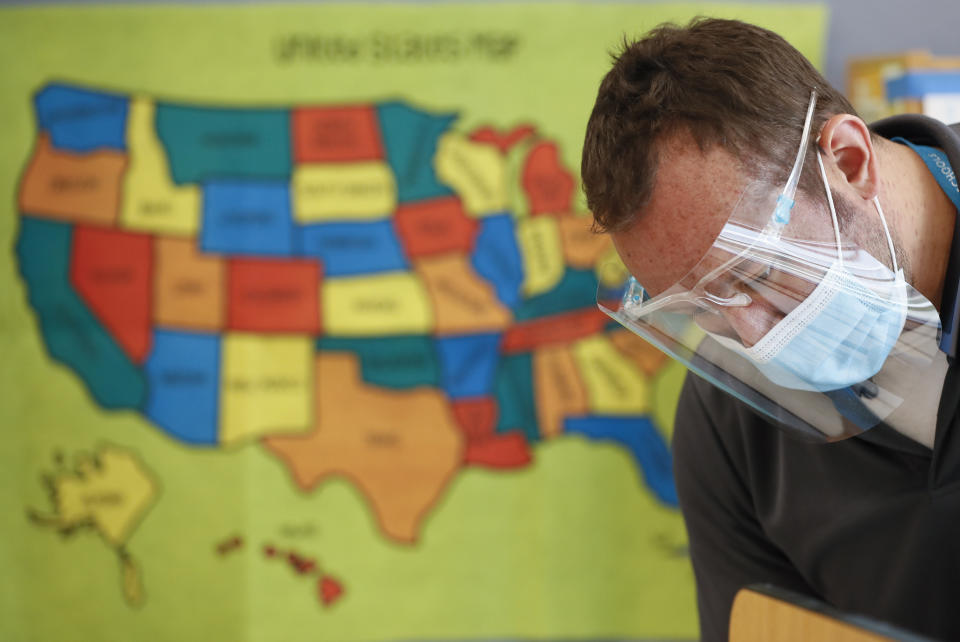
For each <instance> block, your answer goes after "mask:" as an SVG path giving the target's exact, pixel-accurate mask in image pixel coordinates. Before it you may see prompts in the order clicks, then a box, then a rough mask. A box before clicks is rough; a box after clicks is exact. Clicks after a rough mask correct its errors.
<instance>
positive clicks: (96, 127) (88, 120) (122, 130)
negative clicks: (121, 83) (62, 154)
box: [33, 85, 130, 153]
mask: <svg viewBox="0 0 960 642" xmlns="http://www.w3.org/2000/svg"><path fill="white" fill-rule="evenodd" d="M33 104H34V108H35V109H36V113H37V123H38V125H39V128H40V129H41V130H43V131H46V132H49V134H50V140H51V142H52V144H53V146H54V147H56V148H58V149H65V150H69V151H72V152H78V153H86V152H90V151H92V150H95V149H100V148H104V147H105V148H108V149H118V150H121V151H124V150H126V149H127V142H126V131H127V112H128V110H129V104H130V101H129V99H128V98H127V97H126V96H121V95H118V94H110V93H107V92H101V91H92V90H89V89H80V88H78V87H70V86H69V85H47V86H46V87H44V88H43V89H41V90H40V91H39V92H37V93H36V95H35V96H34V98H33Z"/></svg>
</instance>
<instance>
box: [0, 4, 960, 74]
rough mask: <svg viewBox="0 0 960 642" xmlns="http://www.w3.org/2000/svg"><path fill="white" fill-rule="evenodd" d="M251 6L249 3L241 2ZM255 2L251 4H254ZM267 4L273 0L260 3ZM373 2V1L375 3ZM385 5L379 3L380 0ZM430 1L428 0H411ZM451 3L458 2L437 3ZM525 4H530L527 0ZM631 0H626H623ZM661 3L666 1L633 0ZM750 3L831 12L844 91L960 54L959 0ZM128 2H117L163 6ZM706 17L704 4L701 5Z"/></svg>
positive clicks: (831, 56)
mask: <svg viewBox="0 0 960 642" xmlns="http://www.w3.org/2000/svg"><path fill="white" fill-rule="evenodd" d="M239 1H241V2H247V3H249V2H251V0H239ZM254 1H255V0H254ZM262 1H263V2H264V3H265V4H266V3H268V2H270V1H271V0H262ZM281 1H282V0H281ZM374 1H377V0H374ZM380 1H383V0H380ZM410 1H412V2H414V3H416V2H429V1H430V0H410ZM440 1H444V2H455V1H456V0H440ZM528 1H529V0H528ZM627 1H629V0H627ZM634 1H635V2H638V3H643V2H645V1H646V2H664V1H665V0H634ZM730 1H731V2H747V3H750V4H825V5H827V6H828V7H829V9H830V28H829V33H828V37H827V51H826V68H825V69H824V71H825V74H826V76H827V80H829V81H830V83H831V84H833V85H834V86H836V87H837V88H838V89H841V90H843V89H844V88H845V87H846V61H847V60H848V59H849V58H851V57H853V56H864V55H871V54H881V53H894V52H898V51H904V50H907V49H928V50H930V51H932V52H933V53H934V54H937V55H941V56H960V0H823V1H822V2H811V1H810V0H730ZM161 2H162V0H129V2H127V3H121V2H117V1H116V0H114V3H115V4H137V3H161ZM212 2H216V3H217V4H229V2H227V1H224V0H178V2H177V4H208V3H212ZM103 3H104V0H99V1H97V0H58V1H51V0H0V6H3V5H37V4H103ZM702 4H703V6H704V10H703V13H705V14H708V13H709V5H710V4H711V2H710V1H709V0H708V1H706V2H703V3H702Z"/></svg>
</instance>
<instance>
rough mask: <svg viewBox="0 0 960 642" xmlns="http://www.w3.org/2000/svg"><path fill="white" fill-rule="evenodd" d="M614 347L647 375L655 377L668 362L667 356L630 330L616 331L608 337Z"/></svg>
mask: <svg viewBox="0 0 960 642" xmlns="http://www.w3.org/2000/svg"><path fill="white" fill-rule="evenodd" d="M607 336H608V337H609V339H610V342H611V343H613V345H614V347H616V349H617V350H619V351H620V353H621V354H623V355H624V356H625V357H627V358H628V359H630V360H631V361H633V362H634V363H635V364H637V366H638V367H639V368H640V369H641V370H643V372H644V374H646V375H653V374H654V373H656V372H657V371H658V370H659V369H660V368H662V367H663V364H664V363H665V362H666V360H667V355H665V354H664V353H663V352H660V351H659V350H657V349H656V348H654V347H653V345H652V344H651V343H650V342H648V341H644V340H643V339H641V338H640V337H638V336H637V335H635V334H634V333H632V332H630V331H629V330H616V331H614V332H611V333H610V334H609V335H607Z"/></svg>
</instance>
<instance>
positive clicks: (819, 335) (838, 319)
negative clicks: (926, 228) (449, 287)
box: [598, 92, 940, 441]
mask: <svg viewBox="0 0 960 642" xmlns="http://www.w3.org/2000/svg"><path fill="white" fill-rule="evenodd" d="M815 106H816V92H813V93H812V94H811V98H810V103H809V106H808V108H807V112H806V118H805V121H804V125H803V131H802V135H801V141H800V149H799V150H798V152H797V156H796V160H795V162H794V165H793V168H792V171H791V172H790V174H789V177H788V179H787V183H786V185H784V186H783V188H782V189H779V190H777V189H775V188H771V186H769V185H767V184H762V183H756V184H752V185H748V186H747V187H746V188H745V189H744V191H743V193H742V194H741V196H740V200H739V202H738V203H737V204H736V206H735V207H734V209H733V211H732V213H731V215H730V217H729V219H728V220H727V222H726V224H725V225H724V226H723V228H722V230H721V232H720V234H719V236H718V237H717V238H716V239H715V240H714V243H713V246H712V247H711V248H710V250H709V251H708V252H707V254H706V255H705V256H704V257H702V258H701V260H700V261H699V263H698V264H697V265H696V266H695V267H694V268H693V269H692V270H691V271H690V272H689V273H688V274H687V275H686V276H684V277H683V278H682V279H681V280H680V281H679V282H678V283H676V284H675V285H674V286H671V287H670V288H668V289H667V290H666V291H664V292H661V293H659V294H657V295H656V296H653V297H650V296H649V295H648V293H647V292H646V291H645V290H644V289H643V287H642V286H641V285H640V283H639V282H638V281H637V280H636V279H634V278H633V277H630V278H629V279H628V280H627V282H626V283H625V284H624V286H623V288H622V290H621V291H620V292H610V291H609V290H601V292H599V293H598V301H599V303H600V308H601V309H602V310H603V311H604V312H606V313H607V314H608V315H610V316H611V317H612V318H614V319H616V320H617V321H618V322H620V323H621V324H622V325H624V326H625V327H627V328H628V329H630V330H631V331H633V332H634V333H636V334H638V335H639V336H641V337H643V338H644V339H647V340H648V341H650V342H651V343H653V344H654V345H655V346H657V347H658V348H660V349H661V350H663V351H664V352H666V353H667V354H668V355H670V356H671V357H673V358H675V359H677V360H679V361H680V362H682V363H683V364H684V365H686V366H687V367H688V368H690V369H691V370H693V371H694V372H696V373H697V374H699V375H700V376H702V377H704V378H706V379H707V380H709V381H711V382H712V383H714V384H715V385H717V386H719V387H720V388H722V389H724V390H726V391H727V392H729V393H731V394H733V395H734V396H736V397H737V398H739V399H741V400H742V401H745V402H746V403H748V404H749V405H751V406H752V407H753V408H755V409H756V410H758V411H760V412H762V413H763V414H765V415H767V416H768V417H770V418H772V419H773V420H775V421H776V422H778V423H779V424H781V425H782V426H786V427H789V428H794V429H796V431H798V432H799V433H801V434H803V435H805V436H806V437H808V438H811V439H813V440H815V441H823V440H831V441H832V440H836V439H840V438H844V437H848V436H852V435H854V434H857V433H859V432H862V431H864V430H867V429H869V428H871V427H873V426H874V425H876V424H878V423H880V422H881V421H886V422H887V423H892V422H896V421H898V420H899V418H900V416H901V415H905V413H904V412H902V410H903V408H902V406H903V402H904V400H905V399H909V398H910V396H911V394H913V391H912V388H914V387H916V381H918V379H916V378H915V377H922V376H923V373H924V372H925V371H926V370H927V368H929V367H931V364H932V363H933V362H934V360H935V358H936V356H937V355H938V354H939V353H938V344H937V341H938V338H939V331H940V325H939V317H938V315H937V313H936V310H935V309H934V308H933V306H932V305H931V304H930V302H929V301H927V300H926V298H924V297H923V296H922V295H921V294H919V292H917V291H916V290H914V289H913V288H912V287H911V286H910V285H909V284H908V283H907V282H906V280H905V278H904V273H903V270H902V269H901V268H900V267H899V266H898V264H897V259H896V253H895V249H894V245H893V239H892V236H891V234H890V231H889V228H888V226H887V221H886V218H885V216H884V214H883V210H882V208H881V207H880V202H879V200H878V199H877V198H874V199H873V206H874V208H875V210H876V219H875V220H871V221H870V224H869V225H859V226H851V225H849V224H848V225H847V227H855V228H857V230H856V231H857V234H854V233H853V232H852V231H847V233H844V231H843V230H842V229H841V225H840V220H839V218H838V216H837V211H836V205H835V203H834V200H833V195H832V193H831V190H830V186H829V183H828V182H827V177H826V170H825V168H824V166H823V161H822V158H821V156H820V152H819V149H818V150H817V164H818V169H819V170H820V174H821V178H822V180H823V186H824V190H825V194H826V199H825V200H826V203H827V206H828V208H827V209H828V210H829V218H827V217H826V216H825V215H824V214H825V213H824V212H823V208H822V207H821V208H819V209H818V208H813V207H805V208H798V211H796V212H795V211H794V209H795V206H796V198H797V186H798V184H799V179H800V174H801V171H802V169H803V164H804V159H805V157H806V151H807V146H808V145H809V139H810V130H811V125H812V120H813V113H814V109H815ZM800 210H806V211H800ZM858 216H861V217H864V216H865V214H860V213H858ZM867 248H869V250H868V249H867ZM877 255H880V256H881V257H882V258H883V259H889V266H888V264H887V263H886V262H885V261H881V260H879V259H878V258H876V256H877ZM611 300H613V301H616V300H618V301H619V304H618V305H611ZM758 319H759V320H760V321H758ZM894 427H896V426H894Z"/></svg>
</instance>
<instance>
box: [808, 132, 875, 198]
mask: <svg viewBox="0 0 960 642" xmlns="http://www.w3.org/2000/svg"><path fill="white" fill-rule="evenodd" d="M818 144H819V145H820V149H821V150H822V153H823V160H824V165H825V166H827V167H828V168H829V166H830V165H834V166H836V168H837V169H838V170H839V171H840V174H842V175H843V177H844V178H845V179H846V181H847V184H849V185H850V187H852V188H853V190H854V191H855V192H857V193H858V194H859V195H860V196H861V198H863V199H865V200H870V199H872V198H873V197H874V196H876V195H877V191H878V184H879V175H878V174H877V155H876V149H875V148H874V146H873V141H872V140H871V139H870V130H869V129H867V125H866V123H864V122H863V121H862V120H860V119H859V118H857V117H856V116H853V115H852V114H836V115H835V116H832V117H831V118H830V120H828V121H827V122H826V124H824V126H823V129H821V130H820V138H819V140H818Z"/></svg>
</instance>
